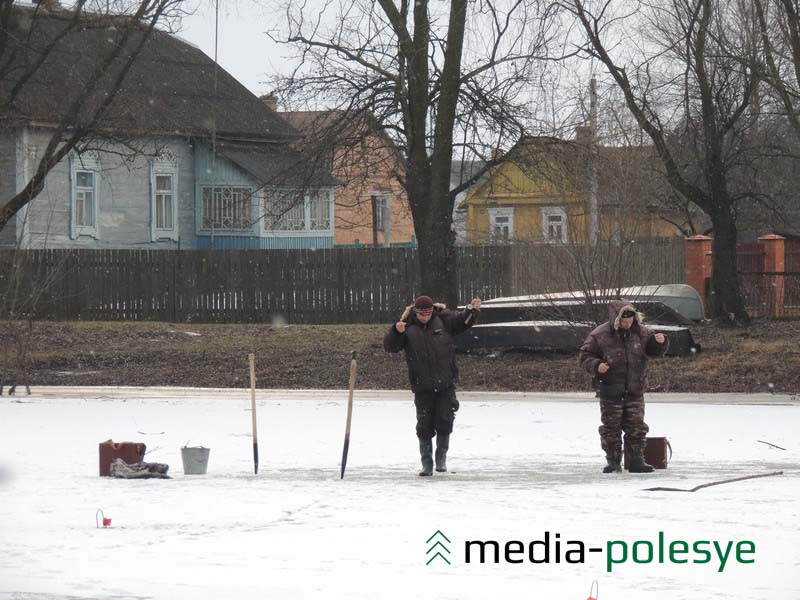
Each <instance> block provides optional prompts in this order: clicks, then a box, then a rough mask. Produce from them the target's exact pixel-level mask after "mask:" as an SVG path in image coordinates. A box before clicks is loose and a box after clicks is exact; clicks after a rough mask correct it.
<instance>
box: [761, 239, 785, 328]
mask: <svg viewBox="0 0 800 600" xmlns="http://www.w3.org/2000/svg"><path fill="white" fill-rule="evenodd" d="M758 245H759V246H761V248H762V249H763V250H764V270H765V271H766V272H767V273H769V275H767V276H766V280H767V285H769V286H770V288H772V294H771V298H770V300H771V302H770V304H769V307H768V309H767V311H768V312H767V314H768V316H770V317H773V318H778V317H781V316H783V290H784V275H783V273H784V271H785V270H786V268H785V267H786V238H785V237H783V236H780V235H776V234H774V233H770V234H769V235H762V236H761V237H760V238H758Z"/></svg>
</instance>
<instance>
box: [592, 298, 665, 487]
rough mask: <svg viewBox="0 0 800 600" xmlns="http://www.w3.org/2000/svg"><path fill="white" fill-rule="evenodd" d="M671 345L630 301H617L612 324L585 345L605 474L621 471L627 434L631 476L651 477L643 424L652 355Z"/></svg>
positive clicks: (610, 311) (610, 310)
mask: <svg viewBox="0 0 800 600" xmlns="http://www.w3.org/2000/svg"><path fill="white" fill-rule="evenodd" d="M668 348H669V340H668V339H667V338H666V337H665V336H664V334H661V333H655V332H654V331H652V330H650V329H648V328H647V327H645V326H644V325H642V315H641V313H638V312H636V309H635V308H634V307H633V305H632V304H631V303H630V302H629V301H628V300H612V301H611V302H610V303H609V305H608V321H607V322H606V323H603V324H602V325H600V326H599V327H597V328H596V329H595V330H594V331H592V332H591V333H590V334H589V337H587V338H586V341H585V342H584V343H583V346H581V352H580V358H579V360H580V365H581V367H582V368H583V369H584V370H585V371H587V372H588V373H589V374H591V375H593V376H594V379H593V383H594V385H595V389H596V390H597V397H598V398H600V421H601V422H602V425H601V426H600V429H599V431H600V445H601V446H602V448H603V450H604V451H605V453H606V461H607V462H608V464H607V465H606V466H605V467H604V468H603V473H615V472H616V473H618V472H620V471H621V470H622V467H621V466H620V462H621V460H622V432H623V431H624V432H625V443H626V444H627V445H628V448H629V450H630V457H631V460H630V464H629V465H628V470H629V471H630V472H631V473H651V472H652V471H653V467H651V466H650V465H648V464H647V463H646V462H645V460H644V444H645V438H646V436H647V432H648V431H650V428H649V427H648V426H647V423H645V422H644V387H645V368H646V367H647V359H648V357H649V356H662V355H663V354H664V353H665V352H666V351H667V349H668Z"/></svg>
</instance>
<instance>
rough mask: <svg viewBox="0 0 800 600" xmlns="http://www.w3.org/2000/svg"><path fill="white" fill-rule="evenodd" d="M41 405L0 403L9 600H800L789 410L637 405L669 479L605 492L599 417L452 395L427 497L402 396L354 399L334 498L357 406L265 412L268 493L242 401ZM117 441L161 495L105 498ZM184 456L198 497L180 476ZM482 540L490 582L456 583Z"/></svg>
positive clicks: (162, 399) (795, 451) (51, 393)
mask: <svg viewBox="0 0 800 600" xmlns="http://www.w3.org/2000/svg"><path fill="white" fill-rule="evenodd" d="M34 393H35V395H34V396H31V397H27V396H18V397H17V398H8V397H3V398H2V399H0V598H2V599H11V598H13V599H35V600H45V599H51V598H52V599H66V598H70V599H74V598H118V599H122V598H168V599H173V598H178V599H183V598H191V599H193V600H195V599H205V598H208V599H226V598H232V599H248V598H260V599H261V598H276V599H305V598H320V599H323V598H324V599H339V598H341V599H364V600H367V599H369V600H376V599H383V598H386V599H407V598H420V597H429V598H437V599H458V600H478V599H487V598H504V599H515V598H542V599H548V600H549V599H564V600H585V599H586V597H587V596H588V595H589V589H590V585H591V583H592V581H593V580H595V579H596V580H598V582H599V596H598V600H682V599H686V600H688V599H692V600H714V599H720V600H721V599H726V600H729V599H733V598H736V599H738V598H741V599H743V600H744V599H747V600H758V599H763V600H797V599H798V598H800V576H798V573H800V477H799V476H798V475H799V474H800V470H799V469H798V459H799V458H800V434H799V433H798V432H799V431H800V401H798V399H797V398H796V397H789V396H778V395H775V396H734V395H725V396H722V395H707V396H697V395H693V396H689V395H681V396H678V395H675V396H672V395H656V394H653V395H650V396H649V397H648V405H647V421H648V423H649V424H650V429H651V434H652V435H654V436H659V435H663V436H667V437H669V439H670V441H671V443H672V446H673V449H674V457H673V460H672V462H671V463H670V466H669V469H667V470H665V471H658V472H656V473H655V474H653V475H632V474H627V473H624V474H617V475H603V474H602V473H601V472H600V468H601V467H602V465H603V463H604V461H603V458H602V456H601V451H600V449H599V439H598V436H597V426H598V425H599V409H598V407H597V405H596V403H595V402H594V401H593V400H592V399H591V398H590V396H588V395H586V394H496V393H486V394H479V393H470V394H467V393H461V394H460V398H461V400H462V403H461V410H460V411H459V413H458V416H457V419H456V430H455V433H454V434H453V436H452V440H451V451H450V455H449V459H448V466H449V467H450V469H451V471H452V472H451V473H447V474H436V475H435V476H434V477H432V478H420V477H418V476H417V474H416V473H417V471H418V468H419V457H418V448H417V440H416V437H415V433H414V409H413V404H412V399H411V395H410V394H409V393H407V392H357V393H356V402H355V407H354V411H353V424H352V435H351V444H350V456H349V460H348V465H347V472H346V475H345V478H344V480H340V478H339V469H340V459H341V454H342V441H343V436H344V422H345V407H346V404H345V401H346V397H347V393H346V392H342V391H316V392H314V391H309V392H283V391H259V395H258V398H259V400H258V410H257V416H258V430H259V451H260V469H259V473H258V475H254V474H253V459H252V440H251V413H250V396H249V392H248V391H247V390H220V391H209V390H166V389H161V390H137V389H133V388H106V389H82V390H81V389H77V388H75V389H70V388H60V389H56V388H53V389H48V388H39V389H35V390H34ZM109 438H113V439H114V440H115V441H137V442H144V443H146V444H147V448H148V453H147V455H146V460H148V461H151V462H161V463H167V464H169V465H170V474H171V475H172V479H168V480H159V479H151V480H119V479H111V478H106V477H102V478H101V477H99V476H98V443H100V442H102V441H105V440H107V439H109ZM758 440H762V441H766V442H770V443H772V444H774V445H777V446H781V447H783V448H785V449H786V450H780V449H778V448H774V447H771V446H769V445H767V444H764V443H761V442H759V441H758ZM187 442H188V443H189V445H192V446H199V445H203V446H207V447H210V448H211V456H210V461H209V468H208V473H207V474H206V475H194V476H189V475H184V474H183V470H182V465H181V458H180V447H181V446H183V445H184V444H186V443H187ZM774 471H783V472H784V474H783V475H781V476H774V477H766V478H761V479H752V480H747V481H740V482H735V483H729V484H725V485H719V486H715V487H710V488H706V489H702V490H699V491H697V492H695V493H678V492H651V491H645V488H648V487H653V486H671V487H679V488H692V487H694V486H696V485H699V484H702V483H708V482H712V481H719V480H723V479H729V478H734V477H742V476H746V475H755V474H761V473H770V472H774ZM98 508H101V509H102V510H103V511H104V514H105V516H106V517H110V518H111V519H112V525H111V527H109V528H97V527H96V525H95V515H96V511H97V509H98ZM437 530H440V531H441V532H442V533H444V534H445V535H446V536H447V539H448V540H449V542H443V545H444V546H445V547H446V548H447V550H442V548H441V546H439V547H437V548H436V549H435V550H434V551H433V552H431V553H429V552H428V549H429V548H430V547H432V546H433V545H434V544H435V542H436V541H438V540H441V538H440V537H437V538H435V539H434V540H431V541H430V542H429V541H428V540H429V538H430V537H431V536H432V535H433V534H434V533H435V532H436V531H437ZM546 532H549V533H548V534H547V535H548V536H549V538H548V540H549V544H548V545H547V546H548V548H549V550H548V553H549V555H548V556H547V559H548V561H549V562H543V560H544V558H545V557H544V554H543V552H544V550H543V548H544V546H545V544H544V539H545V533H546ZM556 535H557V536H558V538H556ZM659 540H661V541H659ZM477 541H480V542H491V541H496V542H497V547H498V548H499V552H498V557H497V559H498V562H495V555H494V553H493V550H492V548H493V546H492V545H491V544H485V546H484V549H485V551H486V553H485V561H484V563H483V564H481V563H480V561H479V552H478V548H479V546H478V545H476V544H473V545H472V546H470V548H471V551H470V562H467V542H477ZM557 541H558V544H559V545H557V544H556V542H557ZM532 542H538V543H535V544H533V546H531V543H532ZM579 542H580V543H582V544H583V547H584V549H585V552H584V554H583V556H581V554H580V552H579V550H578V549H579V548H580V543H579ZM699 542H705V544H700V545H699V546H697V545H695V544H697V543H699ZM714 542H717V547H719V548H720V552H721V554H722V555H723V556H724V558H725V564H724V567H723V566H722V559H721V558H720V555H719V554H718V550H717V547H715V546H714ZM729 542H730V545H729ZM684 543H685V544H686V546H683V544H684ZM750 544H752V548H753V549H754V551H753V552H748V550H749V549H750V547H751V546H750ZM659 545H660V546H661V548H662V555H661V560H662V561H663V562H659ZM670 545H672V546H670ZM737 545H738V548H739V550H740V554H739V555H738V558H737ZM670 547H671V548H672V549H673V555H672V557H670V555H669V552H670ZM531 548H533V552H534V554H533V555H530V554H529V551H530V550H531ZM589 548H596V549H598V550H597V551H595V552H590V551H589ZM683 549H686V550H687V551H686V552H684V553H681V550H683ZM623 550H624V551H625V553H626V557H625V559H626V560H623ZM706 550H707V551H708V560H707V561H706V560H705V556H706V555H705V553H704V551H706ZM568 551H572V554H570V555H569V557H568V556H567V552H568ZM437 552H439V553H441V555H442V556H444V557H446V558H447V559H448V561H449V563H450V564H448V563H447V562H446V561H445V560H443V559H442V558H441V557H436V556H435V555H436V553H437ZM651 552H652V555H650V553H651ZM726 552H727V555H726ZM432 556H433V557H434V559H433V560H432V561H431V562H430V564H426V563H427V562H428V561H430V560H431V557H432ZM557 557H558V562H556V558H557ZM671 558H672V559H675V560H671ZM531 559H535V560H537V561H539V562H532V560H531ZM579 559H580V560H579ZM634 559H636V560H637V561H638V562H634ZM610 560H611V562H609V561H610ZM679 560H687V561H688V562H678V561H679ZM511 561H518V562H511ZM568 561H571V562H568ZM750 561H754V562H750ZM720 570H721V571H720Z"/></svg>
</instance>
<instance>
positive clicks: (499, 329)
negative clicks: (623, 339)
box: [455, 284, 704, 356]
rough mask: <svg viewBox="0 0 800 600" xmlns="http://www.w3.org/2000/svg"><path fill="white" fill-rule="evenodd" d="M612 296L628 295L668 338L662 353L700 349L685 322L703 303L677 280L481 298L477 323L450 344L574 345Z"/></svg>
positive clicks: (698, 314) (700, 314) (699, 315)
mask: <svg viewBox="0 0 800 600" xmlns="http://www.w3.org/2000/svg"><path fill="white" fill-rule="evenodd" d="M618 297H623V298H627V299H629V300H631V302H632V303H633V305H634V306H635V307H636V309H637V310H638V311H640V312H642V313H644V315H645V321H646V324H647V326H648V327H649V328H650V329H653V330H655V331H656V332H659V333H663V334H665V335H666V336H667V337H669V340H670V347H669V350H668V352H667V354H668V355H671V356H686V355H689V354H692V353H694V352H698V351H699V350H700V346H699V344H696V343H695V342H694V338H693V337H692V334H691V332H690V331H689V329H688V328H687V327H686V325H688V324H690V323H691V322H692V321H700V320H702V319H703V318H704V311H703V303H702V301H701V300H700V296H699V295H698V294H697V292H696V291H695V290H694V288H692V287H691V286H688V285H682V284H670V285H661V286H639V287H632V288H623V289H621V290H619V292H618V293H616V290H615V293H613V294H612V293H611V292H610V291H608V292H606V293H605V294H603V293H602V291H599V290H594V291H592V293H591V297H590V298H588V299H587V294H585V293H583V292H564V293H561V294H539V295H531V296H512V297H505V298H495V299H492V300H487V301H485V302H483V303H482V305H481V318H480V322H479V324H478V325H475V326H474V327H472V328H471V329H470V330H469V331H467V332H466V333H464V334H463V335H460V336H457V337H456V338H455V346H456V349H458V350H461V351H470V350H478V349H483V350H491V349H495V348H514V347H517V348H536V349H554V350H565V351H570V350H577V349H578V348H580V346H581V344H582V343H583V341H584V340H585V339H586V336H587V335H588V334H589V332H590V331H592V329H594V327H595V326H596V323H600V322H602V321H604V320H605V316H606V314H607V313H606V311H607V308H606V307H607V306H608V300H609V299H610V298H618ZM587 300H588V301H587Z"/></svg>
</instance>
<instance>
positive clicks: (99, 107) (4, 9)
mask: <svg viewBox="0 0 800 600" xmlns="http://www.w3.org/2000/svg"><path fill="white" fill-rule="evenodd" d="M184 1H185V0H112V1H110V2H90V1H87V0H78V1H77V2H76V3H75V5H74V6H71V7H70V8H62V7H61V6H60V5H59V4H58V2H56V1H48V2H41V3H39V4H36V5H35V6H34V7H24V6H20V5H17V4H15V3H14V1H13V0H0V136H2V135H5V134H8V133H13V132H14V131H16V130H18V128H20V127H21V126H22V125H23V124H24V123H25V122H26V120H27V119H31V118H33V119H41V120H43V121H44V124H45V125H46V126H47V127H48V129H49V131H50V138H49V143H48V144H47V145H46V147H45V148H44V149H43V151H42V152H41V153H40V155H39V156H38V160H37V164H36V166H35V168H34V169H33V173H32V175H31V176H30V178H29V180H28V182H27V184H26V185H25V186H24V188H22V189H21V191H16V190H14V193H13V194H12V196H11V197H10V198H9V199H8V200H6V201H5V203H4V204H3V205H2V206H0V230H2V229H3V228H4V227H5V226H6V225H7V224H8V222H9V221H10V220H11V219H13V218H14V216H15V215H16V214H17V213H18V212H19V211H20V210H21V209H22V208H23V207H25V206H26V205H27V204H29V203H30V202H31V201H32V200H33V199H34V198H36V196H37V195H38V194H39V193H40V192H41V191H42V189H43V188H44V183H45V178H46V177H47V174H48V173H49V172H50V171H51V169H53V167H55V165H57V164H58V163H59V162H60V161H61V160H63V159H64V158H65V157H66V156H67V155H68V154H69V153H70V152H72V151H73V150H75V149H81V148H85V147H87V146H90V145H91V143H92V141H93V140H94V139H95V137H96V136H98V137H103V136H105V137H106V138H108V137H109V136H111V137H114V136H113V135H112V134H111V133H110V132H111V131H112V130H114V129H115V128H114V127H110V120H111V119H112V117H113V109H114V107H115V106H116V104H115V102H116V101H117V100H118V98H119V97H120V96H121V95H122V96H124V91H123V90H124V85H125V82H126V79H127V77H128V74H129V72H130V71H131V68H132V67H133V65H134V64H135V63H136V59H137V57H138V56H139V55H140V53H141V51H142V48H143V47H144V45H145V44H146V42H147V40H148V38H149V37H150V36H151V34H152V33H153V31H154V30H155V28H156V26H157V25H166V24H168V23H169V22H170V20H171V19H173V18H175V17H176V16H177V15H178V13H179V11H180V7H181V5H182V4H183V3H184ZM98 36H102V37H101V38H100V39H101V40H102V41H103V43H101V44H93V45H92V47H91V49H92V51H91V52H85V53H83V54H80V53H78V54H76V51H77V50H78V49H79V48H80V44H79V43H78V42H79V41H80V40H86V39H88V38H89V37H92V38H93V39H97V37H98ZM65 60H67V61H70V60H74V61H75V64H74V65H67V64H66V63H65V62H64V61H65ZM67 66H69V67H70V72H71V73H73V74H74V76H75V77H74V80H73V81H72V82H71V83H72V85H70V86H69V89H65V90H62V92H63V94H62V95H61V96H60V97H58V98H52V99H51V101H52V102H55V103H56V104H57V107H56V108H53V106H52V105H51V106H49V107H48V108H50V109H52V110H48V111H46V112H47V114H46V115H42V114H37V112H38V109H39V108H41V106H42V104H41V102H42V99H41V96H42V93H41V90H42V85H43V83H44V82H46V81H47V78H48V77H51V76H52V74H53V72H54V70H58V69H63V68H66V67H67ZM117 131H119V130H117ZM131 133H133V132H131Z"/></svg>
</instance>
